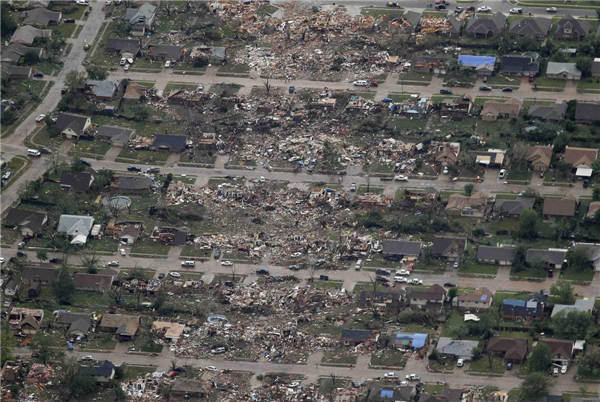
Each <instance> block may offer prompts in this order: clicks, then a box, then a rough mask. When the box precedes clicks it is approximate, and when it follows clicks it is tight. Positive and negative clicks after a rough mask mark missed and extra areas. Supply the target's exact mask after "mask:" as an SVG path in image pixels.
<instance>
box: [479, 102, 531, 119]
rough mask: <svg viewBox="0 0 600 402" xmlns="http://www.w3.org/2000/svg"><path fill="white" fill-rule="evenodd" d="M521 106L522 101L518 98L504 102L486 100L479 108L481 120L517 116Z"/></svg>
mask: <svg viewBox="0 0 600 402" xmlns="http://www.w3.org/2000/svg"><path fill="white" fill-rule="evenodd" d="M522 106H523V102H521V101H520V100H518V99H509V100H507V101H506V102H498V101H493V100H489V101H486V102H485V103H484V104H483V110H481V120H484V121H496V120H498V119H511V118H513V117H518V116H519V113H520V112H521V107H522Z"/></svg>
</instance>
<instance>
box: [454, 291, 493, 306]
mask: <svg viewBox="0 0 600 402" xmlns="http://www.w3.org/2000/svg"><path fill="white" fill-rule="evenodd" d="M493 302H494V294H493V293H492V292H491V291H490V290H489V289H488V288H477V289H475V291H474V292H473V293H463V294H460V295H457V296H456V306H457V307H458V309H459V310H461V311H465V310H475V311H481V310H489V309H490V308H491V307H492V303H493Z"/></svg>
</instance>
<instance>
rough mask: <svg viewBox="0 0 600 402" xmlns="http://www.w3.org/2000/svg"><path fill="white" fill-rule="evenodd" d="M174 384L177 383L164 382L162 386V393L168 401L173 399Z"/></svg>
mask: <svg viewBox="0 0 600 402" xmlns="http://www.w3.org/2000/svg"><path fill="white" fill-rule="evenodd" d="M173 384H175V383H166V382H163V384H162V385H161V387H160V394H161V395H162V396H163V397H164V398H165V401H166V402H169V401H170V400H171V392H172V391H173Z"/></svg>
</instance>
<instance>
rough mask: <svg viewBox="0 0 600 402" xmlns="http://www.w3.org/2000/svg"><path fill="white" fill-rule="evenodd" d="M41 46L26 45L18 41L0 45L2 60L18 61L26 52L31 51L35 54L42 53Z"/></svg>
mask: <svg viewBox="0 0 600 402" xmlns="http://www.w3.org/2000/svg"><path fill="white" fill-rule="evenodd" d="M42 50H43V49H42V48H41V47H27V46H25V45H21V44H20V43H13V44H10V45H8V46H2V61H8V62H13V63H18V62H19V61H20V60H21V58H22V57H24V56H25V55H26V54H27V53H29V52H33V53H35V54H36V55H39V54H42Z"/></svg>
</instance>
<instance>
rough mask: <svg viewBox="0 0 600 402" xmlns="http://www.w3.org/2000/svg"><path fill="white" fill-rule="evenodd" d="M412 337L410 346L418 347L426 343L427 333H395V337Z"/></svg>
mask: <svg viewBox="0 0 600 402" xmlns="http://www.w3.org/2000/svg"><path fill="white" fill-rule="evenodd" d="M402 338H408V339H412V347H413V348H414V349H420V348H422V347H423V346H425V344H426V343H427V334H396V339H402Z"/></svg>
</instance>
